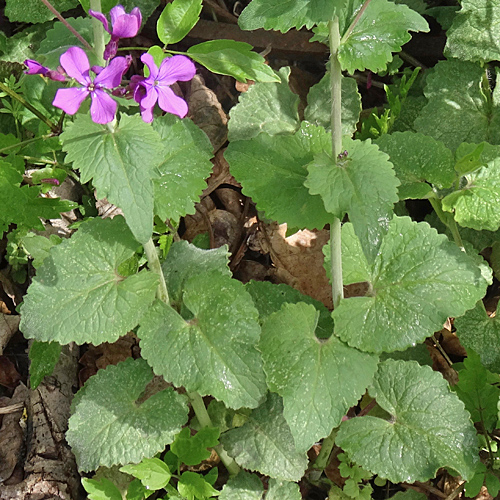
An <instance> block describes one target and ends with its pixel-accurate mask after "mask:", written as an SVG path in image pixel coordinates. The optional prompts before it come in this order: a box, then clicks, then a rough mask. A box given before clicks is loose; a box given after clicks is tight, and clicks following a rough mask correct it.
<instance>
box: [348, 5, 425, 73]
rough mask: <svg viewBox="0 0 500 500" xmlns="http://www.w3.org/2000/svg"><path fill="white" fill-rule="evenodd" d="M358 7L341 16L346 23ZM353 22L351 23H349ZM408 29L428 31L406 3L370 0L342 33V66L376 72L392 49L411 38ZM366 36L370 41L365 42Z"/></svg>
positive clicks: (423, 20)
mask: <svg viewBox="0 0 500 500" xmlns="http://www.w3.org/2000/svg"><path fill="white" fill-rule="evenodd" d="M357 13H358V9H356V10H354V11H353V12H351V11H349V14H350V15H349V17H348V18H347V19H343V20H342V21H343V24H344V25H345V26H346V27H347V26H350V25H351V23H353V21H354V20H355V18H356V15H357ZM351 26H352V25H351ZM408 31H425V32H427V31H429V26H428V24H427V21H426V20H425V19H424V18H423V17H422V16H421V15H420V14H417V13H416V12H415V11H414V10H411V9H409V8H408V7H407V6H406V5H395V4H394V3H393V2H389V1H388V0H372V1H371V2H370V3H369V4H368V7H367V8H366V10H365V11H364V12H363V14H362V16H361V17H360V18H359V21H358V22H357V23H356V25H355V26H354V28H353V29H352V31H350V28H349V29H348V30H347V31H346V32H345V33H341V35H343V36H342V40H341V43H340V47H339V53H338V57H339V61H340V64H341V66H342V69H343V70H346V71H348V72H349V73H350V74H353V73H354V72H355V71H356V70H357V69H358V70H360V71H364V70H365V69H369V70H371V71H373V72H374V73H378V72H379V71H382V70H384V69H385V68H386V66H387V63H388V62H390V61H392V53H393V52H399V51H400V50H401V47H402V46H403V45H404V44H405V43H406V42H408V41H409V40H410V39H411V36H410V34H409V33H408ZM367 40H369V41H370V42H369V43H367Z"/></svg>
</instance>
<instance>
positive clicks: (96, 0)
mask: <svg viewBox="0 0 500 500" xmlns="http://www.w3.org/2000/svg"><path fill="white" fill-rule="evenodd" d="M90 8H91V9H92V10H95V11H96V12H102V10H101V0H90ZM92 32H93V34H94V49H93V50H94V53H95V55H96V56H97V59H98V61H99V64H100V65H101V66H102V65H104V63H105V61H104V57H103V56H104V45H105V44H104V26H103V25H102V23H101V22H100V21H98V20H97V19H96V18H95V17H93V18H92Z"/></svg>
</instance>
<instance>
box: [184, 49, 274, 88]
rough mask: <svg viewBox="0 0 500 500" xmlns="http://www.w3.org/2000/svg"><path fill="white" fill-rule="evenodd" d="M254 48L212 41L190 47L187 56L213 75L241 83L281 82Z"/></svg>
mask: <svg viewBox="0 0 500 500" xmlns="http://www.w3.org/2000/svg"><path fill="white" fill-rule="evenodd" d="M252 48H253V47H252V46H251V45H250V44H248V43H245V42H236V41H234V40H210V41H208V42H203V43H199V44H198V45H192V46H191V47H189V49H188V51H187V54H188V55H189V57H191V59H194V60H195V61H196V62H198V63H200V64H202V65H203V66H205V67H206V68H207V69H209V70H210V71H212V73H218V74H220V75H229V76H232V77H233V78H235V79H236V80H238V81H239V82H246V81H247V80H255V81H256V82H279V77H277V76H276V74H275V73H274V71H273V70H272V69H271V68H270V67H269V66H267V65H266V63H265V60H264V58H263V57H262V56H261V55H260V54H257V52H252Z"/></svg>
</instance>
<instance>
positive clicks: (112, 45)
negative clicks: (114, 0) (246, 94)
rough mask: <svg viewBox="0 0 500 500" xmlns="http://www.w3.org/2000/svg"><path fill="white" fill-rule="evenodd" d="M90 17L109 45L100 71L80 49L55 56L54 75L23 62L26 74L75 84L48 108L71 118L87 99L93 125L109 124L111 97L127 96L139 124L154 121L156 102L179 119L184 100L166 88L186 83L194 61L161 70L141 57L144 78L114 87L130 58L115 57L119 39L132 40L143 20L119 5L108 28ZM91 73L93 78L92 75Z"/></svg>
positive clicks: (178, 60) (178, 59)
mask: <svg viewBox="0 0 500 500" xmlns="http://www.w3.org/2000/svg"><path fill="white" fill-rule="evenodd" d="M89 14H90V15H91V16H93V17H95V18H96V19H98V20H99V21H100V22H102V24H103V25H104V29H105V30H106V31H107V32H108V33H109V34H110V35H111V40H110V41H109V43H108V44H107V45H106V47H105V49H104V56H103V57H104V59H105V60H106V62H107V65H106V66H105V67H101V66H93V67H92V68H91V67H90V63H89V60H88V57H87V54H86V53H85V52H84V50H83V49H81V48H80V47H70V48H69V49H68V50H67V51H66V52H64V54H62V55H61V57H60V60H59V61H60V67H59V68H58V69H57V70H56V71H53V70H51V69H49V68H47V67H45V66H42V65H41V64H40V63H38V62H37V61H33V60H31V59H27V60H26V61H24V64H25V65H26V66H27V68H28V70H27V71H26V74H28V75H43V76H45V77H47V78H50V79H51V80H56V81H60V82H64V81H66V80H67V78H68V77H69V78H70V79H73V80H75V81H76V82H78V83H79V84H80V86H79V87H69V88H62V89H59V90H58V91H57V92H56V95H55V98H54V101H53V102H52V104H53V105H54V106H56V107H58V108H60V109H62V110H63V111H64V112H65V113H67V114H69V115H74V114H75V113H76V112H77V111H78V109H79V108H80V105H81V104H82V102H83V101H84V100H85V98H86V97H88V96H89V95H90V98H91V105H90V116H91V118H92V120H93V121H94V122H95V123H102V124H105V123H109V122H111V121H113V119H114V118H115V115H116V110H117V107H118V105H117V103H116V101H115V100H114V99H113V98H112V97H111V95H110V92H109V91H111V94H112V95H123V94H125V93H127V90H129V93H130V94H131V95H132V97H133V98H134V100H135V101H136V102H137V103H138V104H139V108H140V110H141V116H142V119H143V120H144V121H145V122H151V121H152V120H153V109H154V106H155V104H156V102H158V105H159V107H160V108H161V109H162V110H163V111H166V112H167V113H172V114H175V115H177V116H179V117H180V118H184V117H185V116H186V115H187V112H188V107H187V104H186V101H184V99H182V98H181V97H179V96H177V95H176V94H175V93H174V91H173V90H172V89H171V88H170V87H171V85H173V84H174V83H175V82H177V81H182V82H185V81H188V80H191V79H192V78H193V77H194V75H195V73H196V68H195V65H194V64H193V62H192V61H191V60H190V59H189V58H187V57H185V56H181V55H176V56H173V57H170V58H167V59H164V60H163V61H162V62H161V64H160V67H159V68H158V66H157V65H156V64H155V62H154V59H153V57H152V56H151V55H150V54H144V55H143V56H142V57H141V61H142V62H143V63H144V64H145V65H146V66H147V67H148V69H149V76H148V77H143V76H139V75H134V76H132V78H131V80H130V85H129V86H128V88H127V89H125V88H119V86H120V84H121V81H122V78H123V75H124V74H125V73H126V72H127V70H128V68H129V66H130V63H131V61H132V58H131V57H130V56H127V57H115V56H116V53H117V50H118V41H119V39H120V38H130V37H134V36H136V35H137V33H138V32H139V29H140V27H141V22H142V16H141V12H140V10H139V9H138V8H137V7H136V8H134V9H132V11H131V12H130V14H127V13H126V12H125V9H124V8H123V6H121V5H117V6H116V7H113V8H112V9H111V11H110V17H111V28H110V27H109V24H108V20H107V18H106V17H105V16H104V15H103V14H101V13H100V12H95V11H92V10H89ZM91 72H92V73H93V74H94V75H95V76H91Z"/></svg>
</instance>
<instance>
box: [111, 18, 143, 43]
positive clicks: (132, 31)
mask: <svg viewBox="0 0 500 500" xmlns="http://www.w3.org/2000/svg"><path fill="white" fill-rule="evenodd" d="M141 20H142V19H141V16H140V14H139V16H136V15H134V14H132V13H130V14H123V15H122V16H120V17H118V18H117V19H116V21H113V36H116V37H119V38H132V37H133V36H135V35H137V33H139V29H140V27H141Z"/></svg>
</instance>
